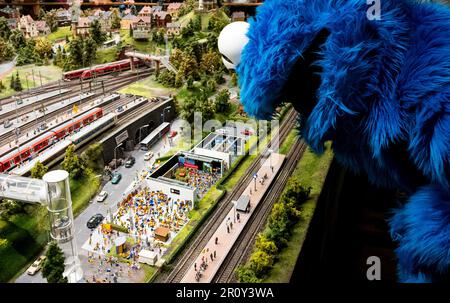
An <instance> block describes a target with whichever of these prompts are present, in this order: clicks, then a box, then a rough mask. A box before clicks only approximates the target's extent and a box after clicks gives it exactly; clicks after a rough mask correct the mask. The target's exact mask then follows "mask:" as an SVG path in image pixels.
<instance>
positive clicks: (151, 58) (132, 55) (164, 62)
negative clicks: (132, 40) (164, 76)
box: [125, 51, 178, 73]
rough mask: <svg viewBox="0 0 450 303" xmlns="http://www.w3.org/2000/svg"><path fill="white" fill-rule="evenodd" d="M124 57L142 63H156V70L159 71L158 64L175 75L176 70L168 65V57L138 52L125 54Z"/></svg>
mask: <svg viewBox="0 0 450 303" xmlns="http://www.w3.org/2000/svg"><path fill="white" fill-rule="evenodd" d="M125 56H127V57H129V58H130V59H131V58H137V59H141V60H144V61H149V62H156V64H157V65H156V66H157V67H156V69H157V70H158V69H159V64H162V65H163V66H164V67H165V68H167V69H168V70H169V71H171V72H173V73H177V72H178V71H177V69H176V68H175V67H174V66H173V65H172V64H171V63H170V61H169V56H156V55H152V54H145V53H140V52H134V51H133V52H126V53H125Z"/></svg>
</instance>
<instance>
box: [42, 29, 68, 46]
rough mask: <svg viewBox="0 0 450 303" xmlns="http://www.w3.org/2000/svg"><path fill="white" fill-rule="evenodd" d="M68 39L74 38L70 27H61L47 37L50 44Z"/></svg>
mask: <svg viewBox="0 0 450 303" xmlns="http://www.w3.org/2000/svg"><path fill="white" fill-rule="evenodd" d="M66 36H67V37H69V38H71V37H72V30H71V29H70V26H61V27H58V29H57V30H56V31H54V32H53V33H50V34H49V35H48V36H47V39H48V40H50V42H52V43H53V42H55V41H57V40H60V39H65V38H66Z"/></svg>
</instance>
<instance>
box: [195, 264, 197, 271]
mask: <svg viewBox="0 0 450 303" xmlns="http://www.w3.org/2000/svg"><path fill="white" fill-rule="evenodd" d="M194 271H197V263H194Z"/></svg>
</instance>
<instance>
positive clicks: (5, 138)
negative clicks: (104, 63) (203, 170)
mask: <svg viewBox="0 0 450 303" xmlns="http://www.w3.org/2000/svg"><path fill="white" fill-rule="evenodd" d="M150 74H151V71H146V72H145V73H141V74H140V75H139V77H146V76H148V75H150ZM135 81H136V75H131V77H130V76H128V77H126V78H125V79H124V78H119V79H117V80H115V81H111V82H110V83H107V84H105V93H107V92H113V91H115V90H117V89H119V88H122V87H124V86H127V85H129V84H131V83H133V82H135ZM76 95H78V92H77V93H75V95H74V96H76ZM101 95H103V94H102V93H97V94H94V95H93V96H91V97H89V98H87V99H84V100H81V101H80V102H79V103H78V102H77V104H86V103H89V102H92V100H94V99H96V98H99V97H100V96H101ZM72 97H73V96H72ZM66 98H70V97H69V96H66ZM123 99H124V98H120V99H119V100H123ZM125 99H126V100H127V101H131V100H132V99H131V98H125ZM119 100H118V101H114V102H112V104H114V105H116V104H117V102H121V101H119ZM121 103H123V102H121ZM112 104H111V105H112ZM123 104H125V103H123ZM111 105H110V106H108V108H107V109H111V108H113V107H111ZM71 106H72V105H71ZM65 111H67V107H64V108H61V109H59V110H56V111H54V112H52V113H50V114H47V115H46V116H45V118H44V117H40V118H38V119H34V120H30V121H29V122H28V123H27V124H25V125H23V126H21V127H20V130H21V133H26V132H29V131H30V130H32V129H34V128H36V127H37V125H39V123H41V122H43V121H44V119H45V120H47V119H52V118H54V117H55V116H57V115H58V114H60V113H62V112H65ZM14 137H15V134H14V132H8V133H5V134H3V135H1V136H0V141H1V142H11V141H13V140H14Z"/></svg>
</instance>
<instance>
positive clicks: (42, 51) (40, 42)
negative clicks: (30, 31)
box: [34, 37, 52, 59]
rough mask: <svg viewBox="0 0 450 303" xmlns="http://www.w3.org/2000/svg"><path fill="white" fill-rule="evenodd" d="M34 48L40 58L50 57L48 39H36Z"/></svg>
mask: <svg viewBox="0 0 450 303" xmlns="http://www.w3.org/2000/svg"><path fill="white" fill-rule="evenodd" d="M34 50H35V51H36V53H37V54H38V55H39V56H40V57H41V58H42V59H46V58H50V56H51V54H52V44H51V43H50V41H49V40H48V39H46V38H44V37H40V38H37V39H36V44H35V46H34Z"/></svg>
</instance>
